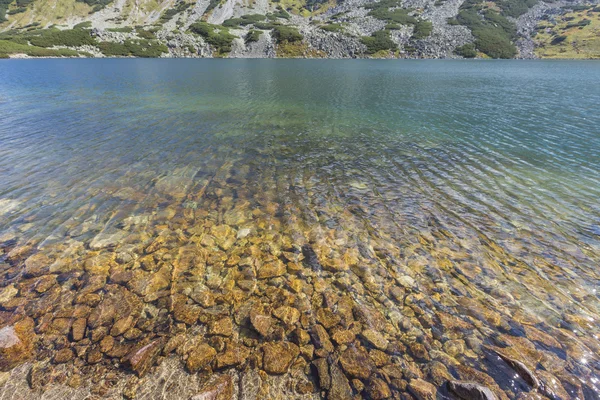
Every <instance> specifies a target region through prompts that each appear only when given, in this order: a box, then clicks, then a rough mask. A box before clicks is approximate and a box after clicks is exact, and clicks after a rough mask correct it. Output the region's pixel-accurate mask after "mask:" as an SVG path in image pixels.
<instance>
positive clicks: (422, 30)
mask: <svg viewBox="0 0 600 400" xmlns="http://www.w3.org/2000/svg"><path fill="white" fill-rule="evenodd" d="M432 31H433V24H432V23H431V21H423V20H420V21H417V23H416V24H415V28H414V31H413V35H412V37H413V39H425V38H426V37H428V36H429V35H431V32H432Z"/></svg>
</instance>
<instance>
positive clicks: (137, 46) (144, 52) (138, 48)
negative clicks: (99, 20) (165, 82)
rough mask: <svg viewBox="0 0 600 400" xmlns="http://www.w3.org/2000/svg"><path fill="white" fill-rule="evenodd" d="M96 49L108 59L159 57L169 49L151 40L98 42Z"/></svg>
mask: <svg viewBox="0 0 600 400" xmlns="http://www.w3.org/2000/svg"><path fill="white" fill-rule="evenodd" d="M98 48H99V49H100V51H101V52H102V54H104V55H105V56H108V57H143V58H148V57H160V56H161V55H162V54H164V53H167V52H168V51H169V49H168V48H167V46H165V45H164V44H161V43H158V42H156V41H151V40H143V39H140V40H126V41H125V42H124V43H113V42H100V43H98Z"/></svg>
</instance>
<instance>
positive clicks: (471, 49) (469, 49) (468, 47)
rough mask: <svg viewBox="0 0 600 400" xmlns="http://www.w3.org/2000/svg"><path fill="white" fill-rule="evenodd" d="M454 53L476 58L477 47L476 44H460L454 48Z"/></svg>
mask: <svg viewBox="0 0 600 400" xmlns="http://www.w3.org/2000/svg"><path fill="white" fill-rule="evenodd" d="M454 54H456V55H458V56H461V57H464V58H475V57H477V49H475V44H473V43H467V44H465V45H462V46H458V47H457V48H455V49H454Z"/></svg>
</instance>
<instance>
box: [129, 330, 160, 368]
mask: <svg viewBox="0 0 600 400" xmlns="http://www.w3.org/2000/svg"><path fill="white" fill-rule="evenodd" d="M162 346H163V344H162V340H160V339H157V340H153V341H152V342H150V343H148V344H147V345H144V346H141V347H138V348H136V349H134V350H133V351H132V352H131V353H129V354H128V355H127V356H126V359H125V362H126V363H127V364H128V365H129V367H130V368H131V369H132V370H133V371H134V372H135V373H136V374H137V375H138V376H139V377H141V376H144V375H145V374H146V372H148V371H149V370H150V368H152V366H153V365H154V363H155V362H156V359H157V358H158V355H159V354H160V352H161V350H162Z"/></svg>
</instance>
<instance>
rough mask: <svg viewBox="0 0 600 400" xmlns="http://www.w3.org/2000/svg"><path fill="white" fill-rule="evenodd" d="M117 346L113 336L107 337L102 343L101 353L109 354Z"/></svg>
mask: <svg viewBox="0 0 600 400" xmlns="http://www.w3.org/2000/svg"><path fill="white" fill-rule="evenodd" d="M114 344H115V339H114V338H113V337H112V336H105V337H104V338H102V340H101V341H100V351H101V352H103V353H108V352H109V351H110V350H111V349H112V348H113V345H114Z"/></svg>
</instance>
